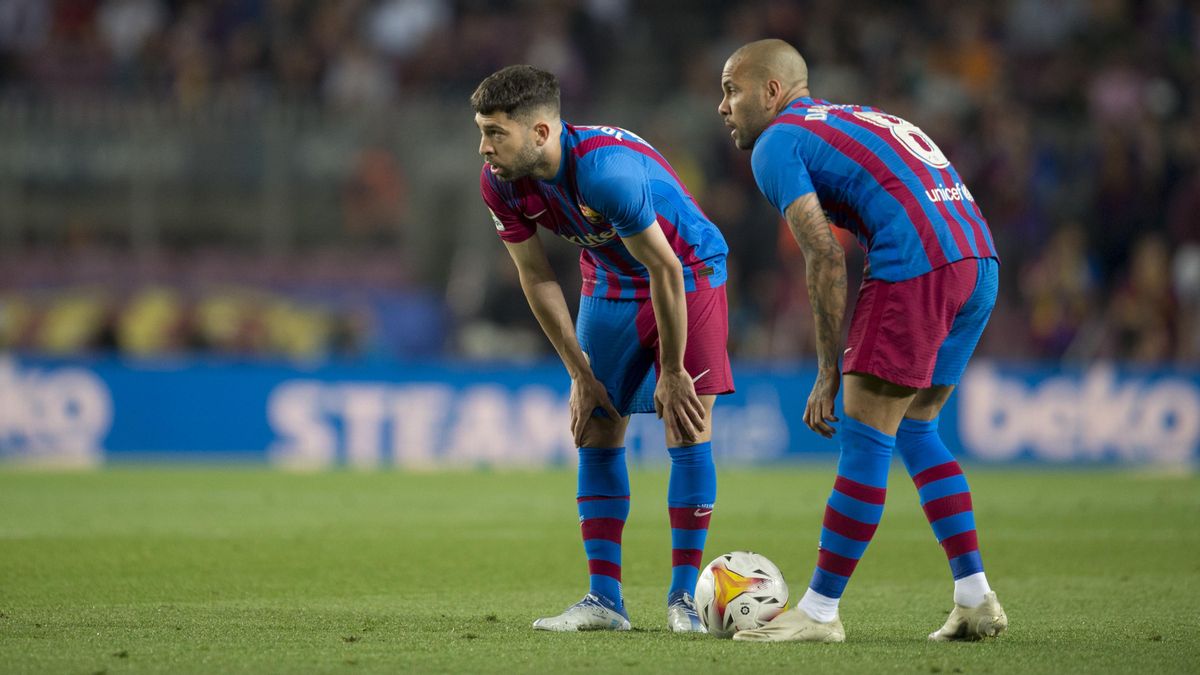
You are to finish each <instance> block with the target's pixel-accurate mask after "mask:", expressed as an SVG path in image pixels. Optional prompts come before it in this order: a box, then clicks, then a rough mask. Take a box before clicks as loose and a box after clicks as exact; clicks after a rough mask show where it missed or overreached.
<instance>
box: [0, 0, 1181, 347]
mask: <svg viewBox="0 0 1200 675" xmlns="http://www.w3.org/2000/svg"><path fill="white" fill-rule="evenodd" d="M762 37H779V38H783V39H786V40H788V41H790V42H792V43H793V44H795V45H796V46H797V47H798V48H799V49H800V51H801V52H802V53H804V54H805V55H806V57H808V59H809V63H810V67H811V71H812V90H813V92H814V94H815V95H817V96H820V97H822V98H828V99H831V100H834V101H841V102H856V103H870V104H873V105H878V106H880V107H882V108H884V109H887V110H889V111H891V112H894V113H896V114H898V115H901V116H903V117H906V118H908V119H909V120H910V121H912V122H913V123H915V124H918V125H919V126H921V127H922V128H924V129H925V130H926V131H927V132H928V133H929V134H930V135H931V136H933V138H934V139H936V140H937V141H938V143H939V145H940V146H941V147H942V149H943V150H945V151H946V153H947V154H948V155H949V156H950V158H951V159H952V160H953V161H954V163H955V165H956V166H957V167H958V169H959V170H960V172H961V173H962V174H963V176H964V179H965V180H966V182H967V184H968V185H969V186H970V187H971V190H972V193H973V194H974V195H975V197H976V199H977V200H978V202H979V204H980V205H981V208H982V210H983V212H984V214H985V216H987V218H988V219H989V221H990V224H991V226H992V229H993V232H994V235H995V239H996V243H997V246H998V247H999V249H1000V253H1001V256H1002V258H1003V265H1002V270H1003V275H1004V277H1003V283H1002V287H1001V292H1002V296H1001V298H1000V301H999V304H998V307H997V312H996V315H995V317H994V318H993V325H992V327H991V329H990V331H989V333H988V335H987V336H986V337H985V339H984V341H983V343H982V344H981V345H980V352H981V353H983V354H987V355H992V356H1000V357H1035V358H1041V359H1050V360H1058V359H1068V360H1088V359H1094V358H1105V357H1116V358H1121V359H1130V360H1133V361H1137V362H1143V363H1164V362H1174V363H1183V364H1192V365H1195V364H1197V363H1200V320H1198V319H1197V315H1198V314H1200V312H1198V310H1200V159H1198V158H1200V86H1198V84H1200V76H1198V74H1200V45H1198V44H1197V43H1198V42H1200V8H1198V7H1197V5H1196V3H1194V2H1188V1H1186V0H1155V1H1153V2H1134V1H1132V0H1008V1H1005V2H994V3H982V2H954V1H952V0H922V1H919V2H911V3H894V2H888V1H886V0H843V1H836V2H835V1H833V0H814V1H810V2H788V1H785V0H756V1H751V0H743V1H734V2H729V1H722V2H717V1H716V0H697V1H694V2H687V3H683V2H662V3H634V2H631V1H629V0H545V1H538V0H507V1H502V2H480V1H477V0H208V1H204V2H201V1H196V0H0V349H5V350H16V351H20V352H28V353H42V354H53V355H104V354H112V353H117V354H121V355H126V356H131V357H154V358H162V357H167V356H175V355H181V354H204V355H212V356H221V357H236V358H288V359H301V360H306V359H320V358H354V359H363V358H425V357H435V356H449V357H470V358H484V359H486V358H501V357H513V356H520V357H523V358H538V357H540V356H544V355H547V354H548V353H549V347H548V344H547V343H546V342H545V340H544V339H542V338H541V337H540V334H539V332H538V328H537V325H536V323H535V322H534V321H533V320H532V317H531V316H530V315H529V313H528V311H527V310H526V309H525V307H524V302H523V299H522V298H521V296H520V290H519V286H518V285H517V283H516V280H515V278H514V277H513V274H512V270H511V264H510V263H509V262H508V261H507V259H506V256H505V255H504V253H503V249H502V247H501V246H500V244H499V241H498V240H497V238H496V237H495V236H494V234H493V233H492V232H491V230H492V227H491V223H490V219H489V218H488V216H487V212H486V210H485V209H484V208H483V206H482V204H481V202H480V200H479V198H478V194H477V193H478V189H477V176H478V171H479V165H480V160H479V157H478V156H477V154H476V148H477V145H478V139H477V131H476V129H475V128H474V125H473V124H472V122H471V114H470V110H469V107H468V106H467V104H466V100H467V96H468V95H469V93H470V91H471V90H472V89H473V88H474V86H475V85H476V84H477V83H478V81H479V80H480V79H481V78H483V77H484V76H486V75H487V74H489V73H490V72H492V71H493V70H495V69H497V68H499V67H502V66H504V65H507V64H510V63H517V62H528V63H533V64H536V65H539V66H541V67H545V68H548V69H550V70H552V71H554V72H556V73H557V74H558V76H559V78H560V81H561V83H562V86H563V94H564V100H563V107H564V117H565V118H566V119H568V120H571V121H575V122H579V123H592V122H603V123H605V124H616V125H620V126H624V127H628V128H631V129H633V130H635V131H637V132H639V133H640V134H641V135H642V136H644V137H646V138H647V139H648V140H649V141H651V142H652V143H654V144H655V145H656V146H658V147H659V149H661V150H662V151H663V152H664V154H665V155H666V156H667V158H668V159H669V160H670V161H671V162H672V164H673V165H674V166H675V168H676V169H677V170H678V172H679V173H680V174H681V175H682V176H683V178H684V180H685V181H686V182H687V183H688V184H689V186H690V187H691V188H692V192H693V194H694V195H695V196H696V198H697V200H698V201H699V202H700V203H701V205H702V207H703V208H704V209H705V210H706V211H707V212H708V213H709V214H710V216H711V217H712V218H713V219H714V220H715V221H716V222H717V224H718V225H719V226H720V227H721V228H722V230H723V231H724V232H725V235H726V237H727V238H728V240H729V242H730V244H731V247H732V250H733V254H732V258H731V284H730V287H729V289H730V294H731V295H730V301H731V308H732V311H733V325H732V326H731V346H732V349H733V350H734V352H735V354H736V355H738V356H741V357H744V358H775V359H803V358H809V357H810V356H811V355H812V353H813V349H812V347H813V346H812V335H811V333H812V327H811V318H810V317H809V310H808V306H807V295H806V293H805V290H804V287H803V278H804V275H803V262H802V260H801V259H800V257H799V255H798V252H797V251H796V249H795V247H794V245H793V244H791V242H790V238H789V237H788V235H787V233H786V230H785V229H783V228H781V226H780V225H781V224H780V222H779V218H778V217H777V215H776V214H774V213H773V212H772V211H771V209H770V208H769V207H768V206H767V205H766V202H765V200H763V199H762V198H761V197H760V196H759V195H758V193H757V191H756V189H755V187H754V182H753V179H752V176H751V175H750V171H749V161H748V156H747V155H745V154H743V153H740V152H739V151H737V150H735V149H734V148H733V147H732V144H731V143H730V142H729V139H728V137H727V134H726V133H725V129H724V127H722V126H721V124H720V120H719V118H718V116H717V114H716V112H715V110H716V105H717V103H718V101H719V99H720V91H719V86H718V80H719V72H720V69H721V66H722V64H723V62H724V59H725V58H726V57H727V56H728V54H729V53H730V52H731V51H732V50H733V49H735V48H736V47H737V46H738V45H740V44H741V43H743V42H746V41H749V40H753V39H758V38H762ZM847 241H848V240H847ZM848 247H849V248H850V249H851V250H852V251H855V249H856V247H855V245H854V244H852V243H849V246H848ZM550 249H551V254H552V256H553V259H554V264H555V267H556V269H557V271H558V273H559V275H560V277H562V280H563V282H564V286H565V287H566V288H568V289H570V292H569V293H568V295H569V296H570V295H573V292H574V288H576V287H577V286H578V271H577V268H576V266H575V263H574V260H575V257H576V255H577V254H576V252H575V250H574V249H572V248H571V247H569V246H567V245H562V244H551V245H550ZM851 264H852V265H853V266H854V270H855V272H856V273H857V272H858V270H859V269H860V268H861V264H862V256H861V255H859V254H858V253H857V252H854V254H853V256H852V257H851ZM569 301H570V302H571V303H572V304H574V302H575V298H573V297H569Z"/></svg>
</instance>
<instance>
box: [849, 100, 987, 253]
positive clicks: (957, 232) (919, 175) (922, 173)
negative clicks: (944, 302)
mask: <svg viewBox="0 0 1200 675" xmlns="http://www.w3.org/2000/svg"><path fill="white" fill-rule="evenodd" d="M837 119H840V120H842V121H844V122H847V123H849V124H853V125H854V126H856V127H857V128H859V129H865V130H867V131H870V132H871V133H873V134H875V136H876V137H878V138H879V140H881V141H883V142H884V143H886V144H887V146H888V147H889V148H891V149H892V151H893V152H895V153H896V156H897V157H899V158H900V161H902V162H904V165H905V166H907V167H908V170H909V171H910V172H911V173H912V175H913V176H915V177H916V179H917V180H918V181H920V182H921V186H922V187H924V188H925V189H926V190H933V189H935V188H937V187H939V186H938V184H937V181H935V180H934V178H933V172H934V171H935V170H936V169H935V167H933V166H931V165H929V164H926V163H925V162H922V161H921V160H920V159H918V158H917V157H915V156H914V155H913V154H912V152H910V151H909V150H908V148H905V147H904V144H903V143H901V142H900V141H899V140H898V139H897V138H896V137H895V136H893V135H892V133H891V131H889V130H887V129H884V128H882V127H877V126H875V125H873V124H859V123H857V122H855V121H854V120H852V119H847V118H845V117H841V116H838V117H837ZM841 133H846V132H841ZM846 135H847V136H849V134H846ZM943 182H944V181H943ZM933 207H934V209H935V210H936V211H937V212H938V213H940V214H941V216H942V219H943V220H944V221H945V223H946V227H948V228H949V229H950V236H951V237H953V239H954V244H955V246H957V247H958V255H959V257H960V258H969V257H971V256H973V255H974V253H972V252H971V242H969V241H967V233H966V232H963V230H962V226H961V225H959V223H958V219H956V218H955V217H954V215H953V214H952V213H950V209H949V208H948V207H947V206H946V202H944V201H937V202H934V203H933ZM922 215H923V214H922ZM925 222H928V221H925ZM930 229H931V230H932V229H933V226H932V224H930ZM935 236H936V234H935ZM939 242H940V240H939ZM939 245H940V244H939ZM931 262H932V261H931ZM934 267H935V268H936V267H937V265H935V266H934Z"/></svg>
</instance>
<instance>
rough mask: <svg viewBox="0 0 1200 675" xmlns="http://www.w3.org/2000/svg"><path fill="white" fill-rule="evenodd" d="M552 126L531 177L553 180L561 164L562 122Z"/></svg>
mask: <svg viewBox="0 0 1200 675" xmlns="http://www.w3.org/2000/svg"><path fill="white" fill-rule="evenodd" d="M552 128H553V129H554V131H552V132H551V134H550V137H549V138H547V139H546V151H545V153H544V154H543V160H542V161H541V162H539V163H538V167H537V169H535V170H534V172H533V177H534V178H536V179H538V180H553V179H554V177H555V176H557V175H558V169H559V167H560V166H562V133H563V130H562V124H561V123H559V124H556V125H553V127H552Z"/></svg>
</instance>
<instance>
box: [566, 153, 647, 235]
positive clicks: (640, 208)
mask: <svg viewBox="0 0 1200 675" xmlns="http://www.w3.org/2000/svg"><path fill="white" fill-rule="evenodd" d="M590 168H591V170H590V171H581V172H580V181H579V192H580V196H582V197H583V199H584V201H585V202H587V206H588V207H589V208H591V209H592V210H594V211H597V212H598V213H600V215H602V216H604V218H605V219H606V220H608V221H609V222H610V223H612V224H613V228H614V229H616V231H617V234H618V235H620V236H621V237H632V236H633V235H635V234H639V233H640V232H641V231H642V230H645V229H646V228H647V227H650V225H651V223H653V222H654V221H655V218H656V217H657V216H656V214H655V211H654V198H653V196H652V195H651V193H650V177H649V175H648V174H647V173H646V167H645V166H644V165H643V164H642V163H641V162H639V161H637V160H636V159H634V158H633V157H627V156H624V155H614V156H609V157H606V158H604V160H603V161H602V163H598V164H596V165H595V166H593V167H590Z"/></svg>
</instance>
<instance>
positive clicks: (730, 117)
mask: <svg viewBox="0 0 1200 675" xmlns="http://www.w3.org/2000/svg"><path fill="white" fill-rule="evenodd" d="M721 89H722V90H723V91H724V92H725V96H724V98H722V99H721V105H720V107H719V108H717V111H718V112H720V113H721V117H723V118H724V119H725V125H726V126H728V127H730V128H731V129H733V132H732V133H731V135H732V136H733V142H734V143H736V144H737V146H738V147H739V148H741V149H743V150H749V149H750V148H753V147H754V143H755V141H757V140H758V137H759V135H760V134H762V132H763V130H764V129H766V128H767V126H768V125H769V124H770V123H771V120H773V119H774V118H775V116H776V115H778V114H779V112H780V111H781V110H783V109H784V108H785V107H787V104H788V103H790V102H792V101H794V100H795V99H797V98H800V97H801V96H808V64H806V63H805V62H804V57H802V56H800V52H798V51H796V49H795V47H792V46H791V45H789V44H788V43H786V42H784V41H783V40H759V41H757V42H751V43H749V44H746V45H742V47H741V48H740V49H738V50H737V51H736V52H734V53H733V55H732V56H730V57H729V60H728V61H726V62H725V69H724V70H723V71H722V72H721Z"/></svg>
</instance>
